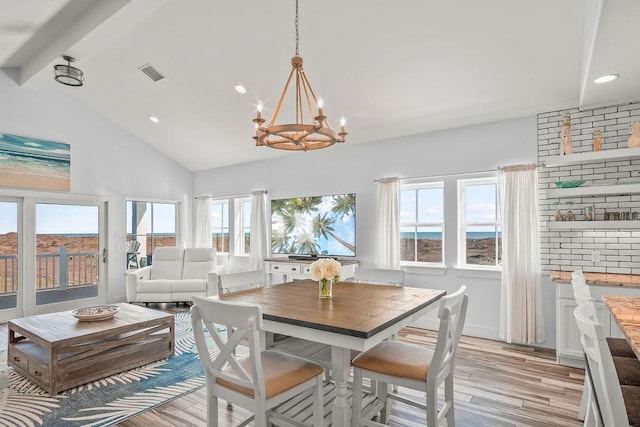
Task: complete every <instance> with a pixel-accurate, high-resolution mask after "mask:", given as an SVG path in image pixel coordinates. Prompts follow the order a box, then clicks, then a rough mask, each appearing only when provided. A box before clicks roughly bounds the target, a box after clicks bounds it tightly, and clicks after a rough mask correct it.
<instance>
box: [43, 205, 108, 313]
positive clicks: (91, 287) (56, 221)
mask: <svg viewBox="0 0 640 427" xmlns="http://www.w3.org/2000/svg"><path fill="white" fill-rule="evenodd" d="M100 237H101V233H100V207H99V206H97V205H85V204H62V203H42V202H37V203H36V204H35V249H36V254H35V266H34V267H35V292H36V298H35V303H36V305H37V306H40V305H45V304H54V303H61V302H65V301H73V300H78V299H85V298H95V297H97V296H98V294H99V290H100V289H99V287H100V283H101V280H100V279H101V277H100V276H101V271H102V267H101V266H102V262H101V260H102V253H101V250H100V248H101V247H104V245H103V244H101V242H100Z"/></svg>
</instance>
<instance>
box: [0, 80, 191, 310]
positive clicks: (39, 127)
mask: <svg viewBox="0 0 640 427" xmlns="http://www.w3.org/2000/svg"><path fill="white" fill-rule="evenodd" d="M16 75H17V74H16V73H15V70H7V69H4V70H0V132H2V133H11V134H15V135H22V136H28V137H34V138H40V139H46V140H50V141H59V142H65V143H68V144H70V145H71V193H74V194H90V195H98V196H103V197H108V198H109V200H110V202H109V203H110V205H111V206H110V209H109V212H110V213H111V215H112V218H110V224H111V225H112V227H111V229H110V230H109V242H108V243H107V244H108V248H109V256H110V261H111V262H110V268H109V272H108V299H109V301H124V300H125V287H124V270H125V236H126V222H125V199H126V198H131V197H133V198H138V199H142V200H145V199H161V200H172V201H179V202H181V205H182V223H183V236H182V239H181V240H183V241H185V240H186V241H187V243H190V242H191V235H192V232H191V221H190V219H191V217H192V206H193V193H192V192H191V186H192V174H191V172H190V171H188V170H186V169H185V168H183V167H181V166H180V165H178V164H177V163H176V162H174V161H173V160H170V159H168V158H167V157H165V156H164V155H162V154H161V153H159V152H158V151H156V150H154V149H152V148H151V147H150V146H148V145H147V144H145V143H144V142H142V141H141V140H139V139H138V138H136V137H135V136H133V135H131V134H129V133H127V132H125V131H124V130H122V129H121V128H120V127H118V126H116V125H115V124H113V123H112V122H110V121H108V120H107V119H105V118H104V117H103V116H101V115H99V114H97V113H96V112H94V111H93V110H90V109H88V108H87V107H86V106H84V105H82V104H80V103H79V102H77V101H76V100H74V99H73V97H72V96H69V95H68V94H67V93H65V92H66V91H74V90H82V88H66V87H63V86H62V85H60V88H55V89H49V90H42V91H31V90H28V89H25V88H22V87H20V86H18V85H17V83H16V82H15V80H16ZM176 143H177V144H179V143H180V141H176ZM2 191H3V189H2V188H0V194H2ZM27 193H28V192H27V191H25V194H27Z"/></svg>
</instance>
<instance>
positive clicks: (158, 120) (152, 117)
mask: <svg viewBox="0 0 640 427" xmlns="http://www.w3.org/2000/svg"><path fill="white" fill-rule="evenodd" d="M149 120H151V121H152V122H153V123H159V122H160V119H158V118H157V117H156V116H149Z"/></svg>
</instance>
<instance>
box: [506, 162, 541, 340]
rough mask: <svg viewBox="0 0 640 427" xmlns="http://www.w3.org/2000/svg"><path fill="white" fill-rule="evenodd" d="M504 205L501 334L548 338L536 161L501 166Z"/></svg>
mask: <svg viewBox="0 0 640 427" xmlns="http://www.w3.org/2000/svg"><path fill="white" fill-rule="evenodd" d="M499 177H500V179H499V190H500V203H501V208H502V242H503V246H502V286H501V304H500V337H501V338H502V339H504V340H505V341H506V342H508V343H511V342H515V343H520V344H534V343H540V342H543V341H544V339H545V331H544V318H543V313H542V292H541V288H540V287H541V279H540V275H541V272H540V231H539V228H538V170H537V168H536V166H535V165H523V166H510V167H505V168H502V169H500V170H499Z"/></svg>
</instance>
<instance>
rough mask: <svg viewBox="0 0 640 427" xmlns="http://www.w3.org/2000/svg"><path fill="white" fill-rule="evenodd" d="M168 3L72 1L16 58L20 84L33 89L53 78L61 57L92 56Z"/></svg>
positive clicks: (159, 0) (155, 0) (152, 0)
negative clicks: (55, 65)
mask: <svg viewBox="0 0 640 427" xmlns="http://www.w3.org/2000/svg"><path fill="white" fill-rule="evenodd" d="M167 1H168V0H109V1H103V0H70V1H69V3H68V4H67V5H65V7H64V8H62V10H60V12H59V13H57V14H56V15H55V16H54V17H53V18H52V19H51V20H50V21H49V22H47V23H46V24H45V25H44V27H43V28H42V29H40V30H39V31H38V33H37V34H36V35H35V36H34V37H32V38H31V39H30V40H29V41H28V42H27V43H26V44H25V45H24V46H23V47H22V48H20V49H19V50H18V51H17V52H16V53H15V54H14V55H13V56H12V58H11V61H12V62H14V63H17V64H19V68H20V77H19V84H20V85H21V86H31V85H34V84H36V82H41V81H43V79H45V78H46V79H48V78H50V77H51V72H52V71H51V70H52V68H51V67H52V66H53V62H55V61H56V60H59V61H58V62H61V61H62V59H60V56H61V55H63V54H67V55H71V56H73V57H75V58H76V59H78V60H80V59H82V58H85V57H87V56H88V55H91V53H93V52H95V51H97V50H99V49H101V48H102V47H103V46H105V45H106V44H107V43H108V42H109V41H111V40H113V39H114V38H117V37H118V36H120V35H121V34H123V33H126V32H127V31H129V30H130V29H131V27H133V26H134V25H135V24H137V23H138V22H140V21H141V20H142V19H144V18H146V17H147V16H149V15H150V14H151V13H153V12H154V11H155V10H156V9H158V8H159V7H161V6H162V5H164V4H165V3H166V2H167ZM80 68H81V67H80Z"/></svg>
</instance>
